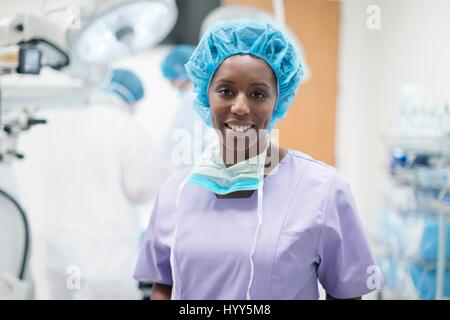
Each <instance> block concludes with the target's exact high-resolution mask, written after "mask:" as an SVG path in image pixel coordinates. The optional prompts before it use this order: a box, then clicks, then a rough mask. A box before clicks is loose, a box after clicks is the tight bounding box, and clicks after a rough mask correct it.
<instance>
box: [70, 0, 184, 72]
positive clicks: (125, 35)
mask: <svg viewBox="0 0 450 320" xmlns="http://www.w3.org/2000/svg"><path fill="white" fill-rule="evenodd" d="M110 3H115V5H113V6H110V7H109V8H107V9H103V10H102V12H100V13H96V14H94V17H93V18H91V19H90V21H88V22H87V23H86V24H85V26H84V27H83V26H82V28H81V29H80V30H74V31H75V32H73V33H72V34H71V35H70V36H69V39H68V40H69V45H70V47H71V50H72V52H73V53H74V54H75V55H77V56H78V57H79V58H80V59H81V60H83V61H85V62H89V63H97V64H102V63H105V64H106V63H109V62H111V61H112V60H113V59H117V58H120V57H123V56H125V55H128V54H133V53H136V52H138V51H141V50H145V49H147V48H149V47H151V46H154V45H156V44H157V43H159V42H160V41H161V40H163V39H164V38H165V37H166V36H167V35H168V34H169V32H170V31H171V30H172V28H173V27H174V25H175V22H176V20H177V17H178V11H177V7H176V4H175V2H174V1H173V0H147V1H126V2H123V1H122V2H119V3H118V2H117V1H115V2H114V1H112V2H110Z"/></svg>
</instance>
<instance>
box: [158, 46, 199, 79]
mask: <svg viewBox="0 0 450 320" xmlns="http://www.w3.org/2000/svg"><path fill="white" fill-rule="evenodd" d="M194 49H195V47H194V46H191V45H178V46H175V47H174V48H173V49H172V50H171V51H170V52H169V54H168V55H167V56H166V58H165V59H164V60H163V62H162V63H161V70H162V73H163V75H164V77H165V78H166V79H173V80H189V78H188V75H187V73H186V69H185V68H184V65H185V64H186V63H187V62H188V61H189V58H190V57H191V55H192V53H193V52H194Z"/></svg>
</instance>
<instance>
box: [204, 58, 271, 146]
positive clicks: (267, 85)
mask: <svg viewBox="0 0 450 320" xmlns="http://www.w3.org/2000/svg"><path fill="white" fill-rule="evenodd" d="M208 98H209V104H210V107H211V118H212V124H213V126H214V128H215V129H217V130H218V131H219V133H220V136H221V137H220V138H221V141H222V143H224V142H225V144H224V146H225V148H226V149H230V148H231V149H235V150H236V149H238V150H241V149H242V148H244V149H245V150H248V149H250V148H251V147H252V146H256V145H258V144H261V142H262V141H260V138H259V136H260V132H261V131H260V130H262V129H267V128H268V126H269V124H270V121H271V119H272V114H273V110H274V107H275V103H276V102H277V82H276V78H275V74H274V73H273V71H272V69H271V68H270V67H269V65H268V64H267V63H266V62H264V61H263V60H261V59H259V58H256V57H254V56H251V55H235V56H231V57H229V58H227V59H226V60H224V61H223V62H222V64H221V65H220V67H219V68H218V69H217V71H216V73H215V74H214V76H213V79H212V81H211V85H210V87H209V91H208ZM261 137H263V136H262V135H261ZM258 142H259V143H258ZM239 146H240V147H239ZM244 146H245V147H244ZM261 147H262V148H263V147H265V145H262V146H261Z"/></svg>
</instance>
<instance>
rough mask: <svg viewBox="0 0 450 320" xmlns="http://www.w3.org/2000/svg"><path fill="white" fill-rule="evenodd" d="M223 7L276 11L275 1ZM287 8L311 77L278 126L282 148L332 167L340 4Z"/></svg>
mask: <svg viewBox="0 0 450 320" xmlns="http://www.w3.org/2000/svg"><path fill="white" fill-rule="evenodd" d="M224 3H226V4H247V5H254V6H257V7H260V8H262V9H265V10H267V11H270V12H271V11H272V1H271V0H225V1H224ZM284 4H285V15H286V22H287V24H288V26H289V27H290V28H291V29H292V30H293V31H294V32H295V33H296V35H297V37H298V38H299V40H300V42H301V43H302V45H303V49H304V51H305V55H306V59H307V62H308V65H309V67H310V69H311V78H310V79H309V81H308V82H306V83H305V84H304V85H302V86H301V87H300V91H299V95H298V97H297V99H296V101H295V103H294V105H293V106H292V107H291V109H290V110H289V112H288V115H287V117H286V119H285V120H283V121H281V122H280V123H279V125H278V127H279V128H280V141H281V145H282V146H284V147H288V148H292V149H297V150H300V151H303V152H306V153H309V154H311V155H312V156H313V157H315V158H316V159H319V160H321V161H324V162H326V163H328V164H332V165H333V164H334V162H335V153H334V150H335V147H334V146H335V121H336V94H337V65H338V40H339V39H338V35H339V2H335V1H325V0H285V1H284Z"/></svg>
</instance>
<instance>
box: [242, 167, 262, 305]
mask: <svg viewBox="0 0 450 320" xmlns="http://www.w3.org/2000/svg"><path fill="white" fill-rule="evenodd" d="M263 168H264V167H263ZM263 185H264V179H263V180H262V181H261V184H260V185H259V187H258V209H257V210H258V224H257V225H256V231H255V236H254V238H253V245H252V250H251V252H250V280H249V282H248V288H247V294H246V299H247V300H251V296H250V289H251V287H252V284H253V276H254V273H255V264H254V262H253V255H254V253H255V250H256V243H257V241H258V235H259V230H260V227H261V225H262V223H263V215H262V214H263V200H264V198H263Z"/></svg>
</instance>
